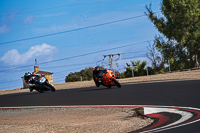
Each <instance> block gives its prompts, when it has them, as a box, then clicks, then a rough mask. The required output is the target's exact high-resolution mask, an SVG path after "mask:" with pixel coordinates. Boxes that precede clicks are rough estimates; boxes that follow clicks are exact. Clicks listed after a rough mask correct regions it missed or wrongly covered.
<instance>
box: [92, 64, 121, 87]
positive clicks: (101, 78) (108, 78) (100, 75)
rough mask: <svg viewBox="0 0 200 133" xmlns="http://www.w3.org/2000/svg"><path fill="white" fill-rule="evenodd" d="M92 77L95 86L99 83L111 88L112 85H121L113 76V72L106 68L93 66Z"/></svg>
mask: <svg viewBox="0 0 200 133" xmlns="http://www.w3.org/2000/svg"><path fill="white" fill-rule="evenodd" d="M93 79H94V82H95V84H96V86H97V87H99V86H100V85H103V86H106V87H108V88H111V87H112V86H117V87H119V88H120V87H121V84H120V83H119V82H118V81H117V79H116V78H115V75H114V73H113V72H112V71H111V70H108V69H102V68H99V67H95V68H94V69H93Z"/></svg>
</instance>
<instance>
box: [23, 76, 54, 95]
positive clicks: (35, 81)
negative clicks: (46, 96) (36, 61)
mask: <svg viewBox="0 0 200 133" xmlns="http://www.w3.org/2000/svg"><path fill="white" fill-rule="evenodd" d="M29 83H30V84H29ZM27 84H28V85H29V87H30V90H33V89H35V90H36V91H38V92H40V93H43V92H44V91H49V90H51V91H52V92H55V91H56V89H55V87H54V86H53V85H51V84H50V83H49V82H48V80H47V79H46V77H45V76H44V75H33V76H31V78H30V79H29V82H28V83H27Z"/></svg>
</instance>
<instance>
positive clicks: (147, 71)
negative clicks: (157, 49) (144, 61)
mask: <svg viewBox="0 0 200 133" xmlns="http://www.w3.org/2000/svg"><path fill="white" fill-rule="evenodd" d="M146 69H147V76H148V75H149V71H148V67H146Z"/></svg>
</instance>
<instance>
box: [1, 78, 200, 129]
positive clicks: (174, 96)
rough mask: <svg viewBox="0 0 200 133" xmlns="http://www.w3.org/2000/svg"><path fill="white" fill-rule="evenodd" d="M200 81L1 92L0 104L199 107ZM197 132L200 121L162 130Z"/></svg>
mask: <svg viewBox="0 0 200 133" xmlns="http://www.w3.org/2000/svg"><path fill="white" fill-rule="evenodd" d="M199 94H200V80H188V81H172V82H153V83H139V84H124V85H122V87H121V88H117V87H112V88H111V89H108V88H105V87H100V88H96V87H87V88H79V89H78V88H77V89H67V90H57V91H56V92H50V91H48V92H44V93H38V92H32V93H18V94H8V95H0V107H13V106H60V105H64V106H66V105H162V106H182V107H194V108H200V103H199V102H200V96H199ZM165 132H166V133H169V132H170V133H179V132H181V133H198V132H200V122H196V123H193V124H190V125H186V126H183V127H178V128H175V129H170V130H167V131H162V133H165Z"/></svg>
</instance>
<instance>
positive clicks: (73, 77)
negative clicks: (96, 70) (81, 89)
mask: <svg viewBox="0 0 200 133" xmlns="http://www.w3.org/2000/svg"><path fill="white" fill-rule="evenodd" d="M92 70H93V68H86V69H83V70H81V71H80V72H75V73H70V74H69V75H68V76H66V78H65V82H76V81H80V77H81V76H82V80H83V81H87V80H92Z"/></svg>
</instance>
